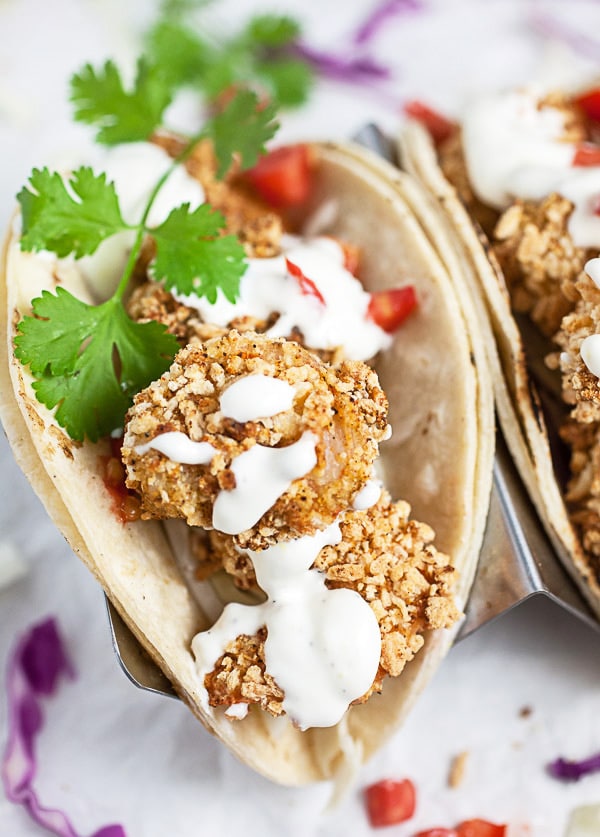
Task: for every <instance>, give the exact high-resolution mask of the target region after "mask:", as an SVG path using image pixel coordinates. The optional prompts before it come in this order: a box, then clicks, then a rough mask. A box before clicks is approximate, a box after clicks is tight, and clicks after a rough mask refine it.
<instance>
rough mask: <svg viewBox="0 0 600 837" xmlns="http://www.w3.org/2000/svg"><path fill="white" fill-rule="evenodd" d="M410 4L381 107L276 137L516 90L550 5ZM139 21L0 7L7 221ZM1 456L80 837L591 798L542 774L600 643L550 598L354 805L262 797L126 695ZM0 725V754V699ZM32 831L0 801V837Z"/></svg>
mask: <svg viewBox="0 0 600 837" xmlns="http://www.w3.org/2000/svg"><path fill="white" fill-rule="evenodd" d="M370 5H371V4H370V3H369V2H367V0H361V2H358V0H357V2H355V3H353V4H349V3H342V2H339V0H338V2H336V0H321V2H320V3H318V4H317V3H312V4H309V3H300V2H299V0H287V2H279V3H278V4H275V3H274V2H273V3H269V2H268V0H265V2H263V3H259V2H256V0H244V2H237V3H227V2H223V3H221V4H217V5H215V7H214V9H215V14H216V15H217V16H218V17H219V18H220V19H221V20H222V21H223V25H224V26H227V25H228V23H227V22H228V21H229V25H231V22H232V21H233V20H236V19H242V18H245V17H246V16H247V15H248V14H250V13H251V12H252V11H253V10H255V9H260V8H262V9H265V8H266V9H270V10H272V9H273V8H275V6H277V10H278V11H281V10H290V11H291V12H293V13H295V14H298V15H300V16H301V17H302V18H303V19H304V20H305V24H306V30H307V36H308V40H309V41H310V42H311V43H312V44H314V45H316V46H322V47H328V48H331V47H332V45H334V44H336V43H337V44H340V45H342V44H343V43H344V42H345V41H344V39H345V38H347V36H348V33H349V32H351V31H352V30H353V27H354V26H355V25H356V24H357V23H358V22H359V21H360V20H361V19H362V17H364V15H365V13H366V11H367V10H368V9H369V7H370ZM423 5H424V7H425V11H423V12H422V13H421V14H419V15H413V16H410V15H409V16H406V17H404V18H398V19H396V20H391V21H390V22H388V24H387V27H386V29H385V31H384V32H382V33H381V35H380V37H379V39H378V41H377V42H376V47H375V48H374V52H375V54H376V55H377V57H378V58H380V59H381V60H382V61H384V62H390V63H391V64H392V65H393V66H394V67H395V68H396V70H397V81H396V83H395V86H394V88H393V91H390V93H389V94H388V95H387V96H386V97H384V96H383V95H382V96H379V95H376V94H373V93H369V92H365V91H361V90H357V89H353V88H347V87H341V86H339V85H335V84H333V83H323V84H321V85H320V86H319V88H318V90H317V92H316V93H315V95H314V97H313V99H312V101H311V103H310V104H309V105H308V106H307V107H306V108H304V109H303V110H302V111H300V112H297V113H295V114H293V115H290V116H286V118H285V120H284V125H283V129H282V132H281V134H280V136H281V139H282V140H286V139H295V138H303V137H319V138H321V137H322V138H325V137H327V138H334V139H337V138H344V137H346V136H349V135H351V134H352V133H353V132H354V130H355V129H356V128H358V127H359V126H360V125H362V124H363V123H365V122H367V121H371V120H374V121H376V122H378V123H379V124H381V125H382V126H383V127H385V128H388V129H393V128H394V127H395V126H396V125H397V124H398V121H399V118H400V117H399V114H398V111H395V110H394V102H395V101H396V97H397V101H398V102H400V100H401V99H402V98H403V97H406V98H422V99H426V100H427V101H428V102H430V103H432V104H433V105H435V106H437V107H439V108H441V109H445V110H446V111H448V112H449V113H452V112H455V111H458V109H459V108H460V106H461V104H462V103H463V102H464V101H465V99H466V98H467V97H468V96H469V95H472V94H473V92H475V91H477V90H481V89H485V88H487V87H491V86H499V85H507V84H511V83H515V82H518V81H520V80H527V79H528V78H529V77H530V76H531V75H532V74H533V73H535V72H537V71H538V69H539V67H540V66H541V65H542V63H543V61H544V56H545V55H546V54H547V44H545V43H544V42H543V40H542V39H541V38H540V37H539V36H537V35H536V34H535V33H534V32H533V31H532V29H531V27H530V26H529V25H528V19H529V17H528V16H529V15H530V14H531V12H532V11H535V10H538V11H539V10H540V9H542V10H543V11H547V10H549V9H550V10H554V11H556V10H557V9H559V8H560V4H557V3H555V4H552V3H544V2H537V3H535V4H533V3H527V2H523V1H522V0H479V2H477V1H476V0H446V1H445V2H444V0H437V2H435V0H429V2H424V3H423ZM565 5H566V4H563V8H564V6H565ZM232 10H233V11H234V12H235V14H233V13H232ZM150 11H151V10H150V4H149V3H143V2H142V0H138V1H137V2H135V3H129V4H125V3H118V2H116V0H104V2H102V0H53V2H52V3H42V2H41V0H0V33H1V43H2V46H1V47H0V152H1V153H0V159H1V160H2V166H0V222H1V224H2V226H5V224H6V222H7V219H8V217H9V214H10V212H11V209H12V206H13V203H14V195H15V193H16V191H17V190H18V189H19V188H20V186H21V185H22V183H24V182H25V180H26V178H27V176H28V174H29V171H30V169H31V167H32V166H33V165H43V164H45V163H50V164H52V163H53V162H55V161H56V160H57V159H58V158H59V156H64V155H68V154H69V153H71V152H72V151H73V150H74V149H79V148H80V146H81V144H82V143H84V142H85V141H86V138H87V137H88V133H87V131H85V130H84V129H83V128H81V127H75V126H73V125H72V124H70V121H69V107H68V104H67V101H66V80H67V78H68V76H69V75H70V73H71V72H72V71H73V70H75V69H77V68H78V67H79V66H80V65H81V64H82V63H83V62H84V61H88V60H89V61H92V62H98V61H100V60H103V59H104V58H106V57H109V56H113V57H115V58H116V59H117V60H128V59H129V58H130V57H131V55H132V54H133V53H132V51H133V50H135V39H136V35H137V34H138V33H139V31H140V28H141V26H142V23H143V21H144V19H145V18H144V16H145V15H146V16H147V15H148V14H149V13H150ZM586 16H587V17H586ZM569 19H570V21H571V25H573V24H574V23H576V24H577V25H579V26H580V27H581V28H582V29H583V28H585V27H584V26H583V24H584V21H587V20H589V21H590V24H592V23H594V24H595V32H600V5H599V4H597V3H594V2H591V0H587V2H583V0H582V2H576V3H570V4H569ZM586 25H587V24H586ZM589 31H594V30H593V29H589ZM553 55H554V61H555V64H554V66H555V67H556V66H557V64H556V62H558V60H559V59H558V57H557V55H558V54H557V53H553ZM598 59H599V61H600V54H599V55H598ZM0 457H1V459H0V467H1V473H2V477H3V484H4V490H3V492H2V502H1V504H0V547H1V548H2V549H5V548H7V545H9V546H12V547H14V548H15V549H16V551H17V554H18V556H19V558H20V560H22V562H23V568H24V573H23V574H22V575H21V577H20V578H18V579H16V580H15V581H14V582H13V583H12V584H10V585H9V586H7V587H4V588H3V589H0V613H1V618H0V665H2V667H3V668H4V667H5V662H6V659H7V657H8V654H9V650H10V648H11V647H12V646H13V644H14V641H15V638H16V637H17V635H18V634H19V633H20V632H21V631H23V630H24V629H25V628H26V627H27V626H28V625H30V624H31V623H33V622H35V621H37V620H39V619H41V618H42V617H44V616H46V615H50V614H55V615H57V616H58V618H59V621H60V626H61V628H62V630H63V633H64V635H65V637H66V639H67V642H68V646H69V651H70V653H71V656H72V658H73V660H74V663H75V665H76V667H77V670H78V673H79V677H78V679H77V680H76V681H75V682H73V683H68V682H66V683H63V685H62V686H61V688H60V690H59V692H58V695H57V697H56V698H55V699H54V700H52V701H51V702H49V703H48V704H47V712H46V719H47V725H46V728H45V729H44V732H43V734H42V736H41V738H40V740H39V744H38V754H39V775H38V778H37V787H38V790H39V793H40V796H41V799H42V801H43V802H44V803H45V804H47V805H51V806H56V807H63V808H64V809H65V810H67V811H68V812H69V814H70V816H71V818H72V820H73V822H74V823H75V825H76V828H77V830H78V832H81V833H82V834H86V833H91V832H92V831H93V830H94V829H97V828H99V827H100V826H101V825H103V824H107V823H112V822H119V823H122V824H123V826H124V827H125V829H126V832H127V835H128V837H163V836H164V835H166V834H169V835H174V837H195V835H199V834H203V835H204V834H206V835H221V834H228V835H229V834H230V835H234V834H244V835H247V837H258V835H261V837H276V835H280V834H286V835H290V837H293V835H297V837H324V835H328V836H329V835H331V837H334V836H335V835H340V837H341V835H346V834H352V835H357V837H360V835H367V834H371V833H373V832H372V829H371V828H370V827H369V825H368V823H367V820H366V816H365V814H364V808H363V803H362V798H361V794H360V788H361V787H363V786H364V785H366V784H368V783H370V782H372V781H376V780H378V779H380V778H384V777H394V778H403V777H410V778H412V779H413V780H414V782H415V784H416V786H417V789H418V794H419V804H418V810H417V814H416V815H415V818H414V819H413V820H412V821H411V823H409V824H406V825H403V826H396V827H394V828H391V829H389V833H390V834H396V835H398V837H410V835H412V834H414V833H415V832H416V831H418V830H419V828H425V827H431V826H433V825H447V826H449V825H451V824H454V823H456V822H458V821H459V820H461V819H465V818H470V817H476V816H478V817H485V818H488V819H491V820H495V821H496V822H510V823H511V824H512V825H515V826H516V825H519V824H528V825H529V827H530V831H529V832H528V833H529V834H530V835H535V837H561V836H562V835H563V833H564V828H565V823H566V821H567V819H568V813H569V811H570V810H571V809H572V808H573V807H575V806H576V805H580V804H584V803H600V774H596V775H594V776H590V777H588V778H586V779H584V780H582V781H580V782H579V783H576V784H572V785H562V784H558V783H557V782H555V781H553V780H551V779H550V778H548V777H547V776H546V774H545V771H544V767H545V765H546V764H547V762H548V761H550V760H551V759H553V758H555V757H556V756H558V755H565V756H570V757H573V758H575V757H585V756H587V755H590V754H591V753H593V752H595V751H599V750H600V635H598V634H597V633H594V632H593V631H592V630H590V629H589V628H587V627H586V626H584V625H583V624H581V623H579V622H578V621H576V620H575V619H574V618H573V617H571V616H569V615H568V614H567V613H566V612H563V611H561V610H559V609H558V608H557V607H556V606H554V605H552V604H551V603H550V602H549V601H547V600H542V599H535V600H532V601H530V602H528V603H526V604H523V605H521V606H520V607H519V608H518V609H516V610H513V611H512V612H510V613H509V614H507V615H505V616H504V617H502V618H500V619H499V620H497V621H496V622H495V623H493V624H490V625H488V626H486V627H485V628H483V629H481V630H480V631H478V632H477V633H476V634H474V635H473V636H471V637H469V638H468V639H466V640H464V641H463V642H462V643H461V644H460V645H458V646H457V647H456V648H455V649H453V650H452V651H451V653H450V655H449V657H448V658H447V660H446V661H445V663H444V665H443V666H442V668H441V670H440V671H439V673H438V674H437V675H436V677H435V679H434V681H433V682H432V683H431V685H430V687H429V688H428V690H427V692H426V693H425V694H424V695H423V696H422V698H421V700H420V701H419V703H418V705H417V706H416V708H415V710H414V711H413V712H412V714H411V716H410V718H409V720H408V722H407V723H406V725H405V726H404V728H403V729H401V730H399V731H398V732H397V734H396V735H395V736H394V737H393V738H392V739H391V740H390V742H389V744H388V745H387V746H386V748H385V749H384V750H383V751H381V752H380V753H379V754H378V755H377V756H376V757H375V758H374V759H373V760H372V761H371V762H369V763H368V764H367V765H366V766H365V767H364V769H363V770H362V772H361V774H360V776H359V780H358V786H357V790H355V791H354V792H351V793H350V794H349V795H348V796H347V797H346V798H345V799H344V800H343V801H342V803H341V804H340V805H339V806H338V807H337V808H335V809H334V810H332V811H326V810H325V806H326V803H327V798H328V788H327V787H326V786H318V787H309V788H304V789H299V790H298V789H286V788H281V787H278V786H275V785H273V784H271V783H269V782H267V781H266V780H264V779H262V778H261V777H259V776H257V775H255V774H254V773H252V772H251V771H250V770H248V769H247V768H246V767H244V766H243V765H241V764H239V763H238V762H237V761H236V760H235V759H234V758H233V757H232V756H231V755H230V754H229V753H228V752H227V751H226V750H225V749H224V748H222V747H221V746H220V745H219V743H218V742H217V741H215V740H214V739H213V738H212V737H211V736H210V735H209V734H208V733H207V732H206V731H205V730H204V729H203V727H202V726H201V725H200V724H199V723H197V722H196V721H195V720H194V719H193V717H192V715H191V714H190V713H189V712H188V711H187V710H186V709H185V708H184V707H183V705H182V704H181V703H179V702H178V701H174V700H170V699H167V698H161V697H157V696H154V695H151V694H148V693H145V692H142V691H139V690H137V689H135V688H134V687H133V686H132V685H131V684H130V683H129V682H128V680H127V679H126V678H125V676H124V675H123V673H122V672H121V670H120V668H119V666H118V664H117V662H116V659H115V657H114V654H113V651H112V647H111V642H110V636H109V631H108V625H107V619H106V613H105V605H104V599H103V595H102V592H101V590H100V589H99V588H98V587H97V586H96V584H95V583H94V582H93V580H92V579H91V577H89V575H88V574H87V572H86V571H85V569H84V568H83V566H81V565H80V564H79V562H78V561H77V559H76V558H75V557H74V556H73V554H72V553H71V552H70V550H69V548H68V547H67V546H66V544H65V542H64V541H63V539H62V537H61V536H60V535H59V534H58V532H57V531H56V530H55V528H54V526H53V525H52V524H51V523H50V521H49V519H48V517H47V516H46V514H45V512H44V510H43V508H42V506H41V504H40V503H39V501H38V500H37V499H36V497H35V496H34V495H33V493H32V491H31V489H30V488H29V485H28V484H27V482H26V480H25V479H24V477H23V476H22V474H21V473H20V471H19V470H18V468H17V467H16V465H15V464H14V461H13V459H12V455H11V453H10V451H9V449H8V446H7V444H6V441H5V440H4V439H2V440H1V441H0ZM525 707H527V709H528V711H527V712H523V711H522V710H523V709H524V708H525ZM0 722H1V723H0V745H1V746H4V741H5V737H6V706H5V703H4V701H3V700H1V699H0ZM463 751H466V752H467V753H468V757H467V762H466V774H465V778H464V781H463V783H462V784H461V785H460V786H459V787H458V788H455V789H451V788H449V787H448V783H447V776H448V769H449V765H450V761H451V759H452V757H453V756H455V755H457V754H458V753H460V752H463ZM40 833H41V832H40V829H39V828H38V827H37V826H35V825H34V824H33V823H31V822H30V821H29V820H28V818H27V816H26V815H25V814H24V812H23V811H22V810H21V809H19V808H17V807H16V806H14V805H12V804H11V803H9V802H8V801H7V800H6V799H5V798H4V796H2V795H1V794H0V834H2V835H7V837H34V835H38V834H40ZM382 833H384V832H382ZM386 833H387V832H386Z"/></svg>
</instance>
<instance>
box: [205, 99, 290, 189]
mask: <svg viewBox="0 0 600 837" xmlns="http://www.w3.org/2000/svg"><path fill="white" fill-rule="evenodd" d="M276 111H277V108H276V105H275V104H273V103H271V104H268V105H266V107H263V108H259V106H258V98H257V96H256V94H255V93H253V92H252V91H251V90H240V91H239V92H238V94H237V95H236V96H234V98H233V99H231V101H230V102H229V103H228V104H227V106H226V107H225V108H224V109H223V110H222V111H221V112H220V113H217V114H216V116H214V117H213V119H212V120H211V121H210V122H209V123H208V124H207V126H206V129H205V135H206V136H209V137H210V138H211V139H212V141H213V143H214V146H215V153H216V156H217V160H218V161H219V167H218V170H217V177H220V178H221V177H224V176H225V174H226V173H227V171H228V170H229V167H230V166H231V163H232V162H233V160H234V159H239V161H240V164H241V167H242V168H244V169H246V168H251V167H252V166H254V165H255V164H256V161H257V160H258V157H259V155H260V154H264V152H265V150H266V148H265V143H266V142H267V141H268V140H270V139H271V137H273V136H274V135H275V133H276V131H277V129H278V128H279V123H278V122H276V121H275V114H276Z"/></svg>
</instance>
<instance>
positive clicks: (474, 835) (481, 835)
mask: <svg viewBox="0 0 600 837" xmlns="http://www.w3.org/2000/svg"><path fill="white" fill-rule="evenodd" d="M456 834H457V837H505V835H506V826H505V825H494V823H492V822H488V821H487V820H477V819H475V820H464V821H463V822H461V823H460V825H457V826H456Z"/></svg>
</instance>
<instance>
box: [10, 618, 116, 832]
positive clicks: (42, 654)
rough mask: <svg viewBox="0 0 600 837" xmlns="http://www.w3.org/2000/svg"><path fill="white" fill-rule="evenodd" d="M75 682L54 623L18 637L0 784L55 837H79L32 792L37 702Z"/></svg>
mask: <svg viewBox="0 0 600 837" xmlns="http://www.w3.org/2000/svg"><path fill="white" fill-rule="evenodd" d="M63 675H64V676H66V677H69V678H71V679H72V678H73V677H75V671H74V669H73V666H72V664H71V662H70V660H69V658H68V657H67V654H66V651H65V648H64V645H63V643H62V640H61V637H60V634H59V632H58V626H57V624H56V621H55V620H54V619H52V618H49V619H46V620H45V621H44V622H40V623H39V624H38V625H34V626H33V627H32V628H30V629H29V630H28V631H27V633H26V634H25V635H24V636H23V637H21V639H20V640H19V642H18V643H17V646H16V648H15V649H14V651H13V654H12V656H11V658H10V660H9V664H8V672H7V678H6V682H7V696H8V744H7V746H6V751H5V753H4V758H3V761H2V781H3V783H4V789H5V791H6V796H7V798H8V799H10V801H11V802H16V803H17V804H18V805H22V806H23V807H24V808H25V810H26V811H27V812H28V813H29V815H30V817H31V818H32V819H33V820H34V821H35V822H36V823H38V825H40V826H41V827H42V828H45V829H46V830H47V831H49V832H51V833H52V834H56V835H58V837H79V835H78V833H77V832H76V831H75V829H74V828H73V826H72V824H71V822H70V820H69V819H68V817H67V816H66V814H64V813H63V812H62V811H58V810H54V809H51V808H44V807H43V806H42V805H41V804H40V801H39V799H38V797H37V794H36V792H35V790H34V788H33V780H34V778H35V774H36V770H37V763H36V759H35V740H36V736H37V734H38V732H40V730H41V729H42V726H43V724H44V715H43V712H42V707H41V701H40V699H41V698H44V697H50V696H51V695H53V694H54V692H55V691H56V688H57V686H58V682H59V680H60V678H61V677H62V676H63ZM91 837H126V835H125V831H124V830H123V828H122V826H120V825H107V826H105V827H104V828H101V829H100V830H99V831H96V832H95V833H94V834H93V835H91Z"/></svg>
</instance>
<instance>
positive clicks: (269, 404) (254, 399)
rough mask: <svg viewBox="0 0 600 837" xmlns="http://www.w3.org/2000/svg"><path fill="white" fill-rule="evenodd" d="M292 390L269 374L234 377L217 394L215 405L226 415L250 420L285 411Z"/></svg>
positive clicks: (290, 398)
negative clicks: (234, 378)
mask: <svg viewBox="0 0 600 837" xmlns="http://www.w3.org/2000/svg"><path fill="white" fill-rule="evenodd" d="M295 394H296V390H295V389H294V387H293V386H292V385H291V384H288V382H287V381H283V380H282V379H281V378H272V377H270V376H269V375H246V376H245V377H243V378H238V379H237V380H236V381H235V382H234V383H233V384H231V385H230V386H228V387H227V389H226V390H225V391H224V392H223V394H222V395H221V398H220V399H219V405H220V408H221V412H222V413H223V415H224V416H227V418H232V419H234V420H235V421H240V422H244V421H254V420H256V419H259V418H266V417H268V416H275V415H277V413H283V412H284V411H285V410H289V409H290V408H291V406H292V405H293V403H294V395H295Z"/></svg>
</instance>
